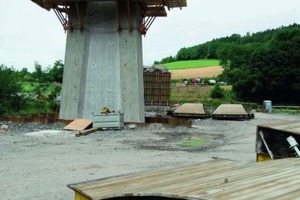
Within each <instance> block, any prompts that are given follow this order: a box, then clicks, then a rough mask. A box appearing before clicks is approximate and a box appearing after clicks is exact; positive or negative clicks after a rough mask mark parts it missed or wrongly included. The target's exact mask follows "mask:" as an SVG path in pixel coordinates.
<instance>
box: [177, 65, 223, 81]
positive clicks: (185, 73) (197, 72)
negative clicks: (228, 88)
mask: <svg viewBox="0 0 300 200" xmlns="http://www.w3.org/2000/svg"><path fill="white" fill-rule="evenodd" d="M222 72H223V68H222V67H221V66H213V67H205V68H195V69H178V70H172V71H171V77H172V79H180V78H205V77H213V76H217V75H219V74H221V73H222Z"/></svg>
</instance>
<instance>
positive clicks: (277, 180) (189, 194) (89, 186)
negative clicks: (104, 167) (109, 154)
mask: <svg viewBox="0 0 300 200" xmlns="http://www.w3.org/2000/svg"><path fill="white" fill-rule="evenodd" d="M298 166H300V159H297V158H293V159H284V160H283V159H281V160H274V161H268V162H263V163H253V164H241V163H236V162H232V161H228V160H212V161H208V162H205V163H199V164H195V165H191V166H186V167H180V168H175V169H170V170H162V171H158V172H150V173H143V174H137V175H130V176H126V177H112V178H108V179H101V180H95V181H91V182H86V183H80V184H73V185H69V187H70V188H72V189H74V190H75V191H81V192H83V193H84V194H86V195H89V196H90V197H91V199H105V198H110V197H116V196H117V197H118V196H119V197H122V196H126V195H133V196H135V195H139V196H151V195H152V196H153V195H159V196H164V197H174V196H176V197H179V198H195V199H224V198H225V199H259V198H261V197H264V198H269V199H276V198H283V199H286V198H285V196H290V197H297V195H298V197H299V196H300V190H299V186H298V184H297V181H298V180H299V179H300V173H298ZM225 179H226V180H228V181H227V182H226V181H225Z"/></svg>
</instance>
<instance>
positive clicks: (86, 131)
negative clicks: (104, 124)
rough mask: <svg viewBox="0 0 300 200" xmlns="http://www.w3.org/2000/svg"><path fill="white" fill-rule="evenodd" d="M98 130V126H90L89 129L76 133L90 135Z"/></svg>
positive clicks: (78, 135)
mask: <svg viewBox="0 0 300 200" xmlns="http://www.w3.org/2000/svg"><path fill="white" fill-rule="evenodd" d="M98 130H99V129H98V128H90V129H87V130H84V131H78V133H77V134H76V137H80V136H84V135H88V134H91V133H94V132H96V131H98Z"/></svg>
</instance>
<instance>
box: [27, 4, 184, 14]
mask: <svg viewBox="0 0 300 200" xmlns="http://www.w3.org/2000/svg"><path fill="white" fill-rule="evenodd" d="M31 1H33V2H35V3H36V4H38V5H39V6H41V7H43V8H45V9H47V10H50V9H51V8H52V7H53V5H54V4H55V5H64V4H66V3H74V2H97V1H99V2H100V1H102V2H105V1H109V0H80V1H78V0H31ZM117 1H118V2H122V1H124V2H126V1H128V2H140V3H141V4H143V5H146V7H147V10H151V9H154V8H155V6H156V5H160V4H163V5H164V6H165V7H167V8H168V9H171V8H181V7H186V6H187V3H186V0H164V1H162V0H117ZM163 11H164V12H159V13H158V15H157V16H167V13H166V12H165V10H163ZM151 15H152V12H146V16H151Z"/></svg>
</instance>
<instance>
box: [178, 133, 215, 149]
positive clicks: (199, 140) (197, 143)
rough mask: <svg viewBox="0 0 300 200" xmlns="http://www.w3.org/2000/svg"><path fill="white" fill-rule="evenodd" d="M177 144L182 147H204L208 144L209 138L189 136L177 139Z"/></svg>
mask: <svg viewBox="0 0 300 200" xmlns="http://www.w3.org/2000/svg"><path fill="white" fill-rule="evenodd" d="M179 144H180V145H181V146H183V147H190V148H199V147H204V146H206V145H208V144H209V138H208V137H206V136H201V137H199V136H198V137H189V138H184V139H182V140H180V141H179Z"/></svg>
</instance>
